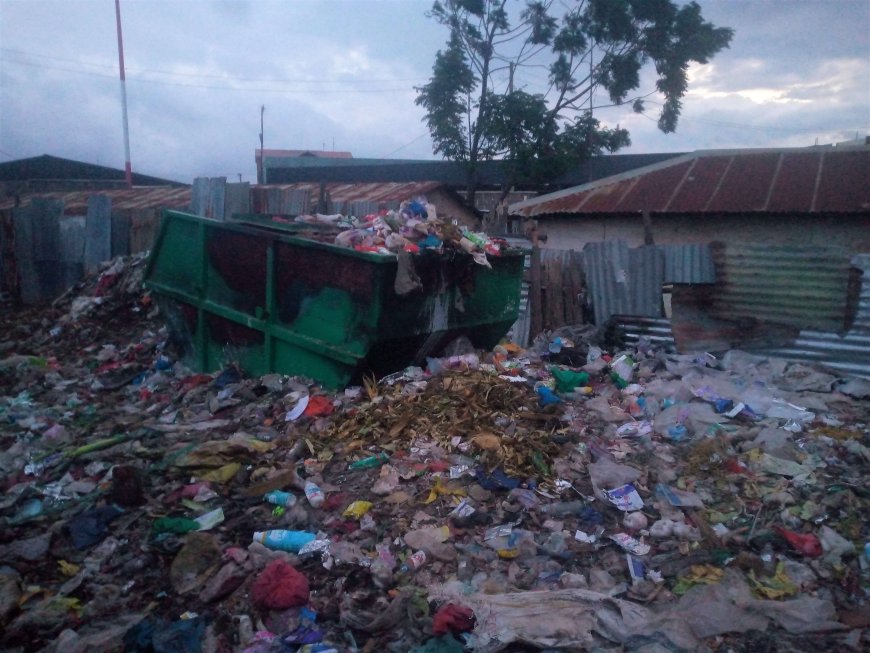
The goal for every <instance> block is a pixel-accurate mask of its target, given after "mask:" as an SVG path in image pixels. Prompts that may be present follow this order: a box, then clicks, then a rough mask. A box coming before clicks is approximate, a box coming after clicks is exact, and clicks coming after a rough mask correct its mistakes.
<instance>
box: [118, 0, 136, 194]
mask: <svg viewBox="0 0 870 653" xmlns="http://www.w3.org/2000/svg"><path fill="white" fill-rule="evenodd" d="M115 22H116V23H117V26H118V68H119V69H120V71H121V110H122V111H123V115H124V179H125V180H126V181H127V188H133V167H132V166H131V165H130V128H129V127H128V126H127V77H126V75H125V74H124V38H123V37H122V36H121V0H115Z"/></svg>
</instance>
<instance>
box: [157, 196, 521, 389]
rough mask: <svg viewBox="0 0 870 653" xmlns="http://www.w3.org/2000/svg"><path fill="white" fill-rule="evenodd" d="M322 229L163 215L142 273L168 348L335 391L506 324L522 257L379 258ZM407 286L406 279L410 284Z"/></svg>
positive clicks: (515, 302) (429, 252)
mask: <svg viewBox="0 0 870 653" xmlns="http://www.w3.org/2000/svg"><path fill="white" fill-rule="evenodd" d="M335 235H336V232H335V230H334V228H331V227H330V226H329V225H318V224H304V223H293V222H287V221H283V220H272V219H270V218H269V217H268V216H247V217H239V218H238V219H237V220H234V221H231V222H218V221H215V220H211V219H206V218H200V217H198V216H194V215H188V214H185V213H181V212H177V211H167V212H166V213H165V214H164V216H163V221H162V224H161V228H160V232H159V235H158V238H157V241H156V243H155V246H154V249H153V250H152V254H151V259H150V261H149V264H148V268H147V270H146V273H145V280H146V286H147V287H148V288H150V289H151V290H152V291H153V292H154V294H155V296H156V297H157V299H158V301H159V302H160V304H161V308H162V309H163V310H164V312H165V314H166V316H167V319H168V321H169V325H170V331H171V333H172V336H173V340H174V341H175V343H176V344H177V345H178V347H179V349H180V350H181V351H182V352H184V358H185V360H186V362H187V363H188V364H189V365H190V366H191V367H192V368H194V369H196V370H199V371H214V370H217V369H220V368H221V367H223V366H225V365H226V364H228V363H231V362H232V363H236V364H238V365H239V367H241V368H242V369H243V370H245V371H246V372H248V373H250V374H254V375H258V374H264V373H266V372H272V371H274V372H280V373H284V374H291V375H302V376H307V377H310V378H312V379H315V380H317V381H319V382H320V383H322V384H323V385H324V386H326V387H330V388H339V387H343V386H345V385H346V384H348V383H349V382H351V381H352V380H355V379H359V378H360V377H362V376H363V375H364V374H366V373H369V372H371V373H374V374H376V375H382V374H385V373H388V372H392V371H396V370H399V369H402V368H403V367H405V366H407V365H409V364H412V363H414V362H420V361H421V360H422V359H423V358H424V357H425V356H427V355H429V354H431V353H433V352H437V351H438V350H439V348H440V347H443V346H444V345H445V344H446V343H448V342H449V341H451V340H453V339H455V338H457V337H459V336H466V337H468V339H469V340H470V341H471V342H472V344H473V345H475V346H476V347H481V348H491V347H492V346H493V345H495V344H496V343H497V342H498V340H499V339H500V338H501V337H503V336H504V335H505V334H506V333H507V331H508V329H509V328H510V326H511V325H512V324H513V323H514V322H515V321H516V319H517V314H518V310H519V300H520V284H521V281H522V271H523V255H522V253H521V252H511V251H503V252H500V254H499V255H498V256H487V257H486V258H485V259H484V262H485V263H486V264H484V265H481V261H480V254H479V253H478V255H477V257H475V256H474V255H472V254H471V253H469V252H466V251H463V250H461V249H439V250H435V249H423V250H420V251H419V252H416V253H413V254H412V253H409V252H405V251H401V252H399V253H398V254H396V253H392V252H386V253H379V252H370V251H358V250H355V249H351V248H347V247H341V246H338V245H336V244H334V242H333V241H334V240H335ZM409 280H410V282H409Z"/></svg>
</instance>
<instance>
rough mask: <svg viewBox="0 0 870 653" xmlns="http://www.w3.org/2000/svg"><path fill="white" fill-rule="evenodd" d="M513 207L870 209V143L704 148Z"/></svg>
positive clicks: (528, 210)
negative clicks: (816, 146)
mask: <svg viewBox="0 0 870 653" xmlns="http://www.w3.org/2000/svg"><path fill="white" fill-rule="evenodd" d="M509 210H510V212H511V213H512V214H518V215H526V216H543V215H547V214H564V213H621V214H623V213H640V212H643V211H649V212H651V213H742V214H745V213H866V212H868V211H870V146H867V145H861V146H839V147H836V148H830V147H828V148H810V149H774V150H709V151H703V150H701V151H697V152H693V153H691V154H687V155H685V156H681V157H677V158H674V159H669V160H667V161H664V162H661V163H657V164H654V165H651V166H647V167H645V168H639V169H637V170H634V171H630V172H627V173H624V174H622V175H616V176H613V177H608V178H606V179H601V180H599V181H595V182H592V183H589V184H585V185H582V186H576V187H574V188H570V189H567V190H563V191H559V192H556V193H550V194H547V195H541V196H540V197H536V198H533V199H530V200H526V201H524V202H518V203H516V204H513V205H511V206H510V208H509Z"/></svg>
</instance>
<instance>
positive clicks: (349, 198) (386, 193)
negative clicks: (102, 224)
mask: <svg viewBox="0 0 870 653" xmlns="http://www.w3.org/2000/svg"><path fill="white" fill-rule="evenodd" d="M324 186H325V189H326V192H327V193H328V194H329V197H330V199H331V200H332V202H373V203H377V202H401V201H404V200H407V199H412V198H414V197H417V196H419V195H425V194H426V193H429V192H431V191H432V190H434V189H436V188H440V187H443V186H444V184H442V183H441V182H438V181H422V182H407V183H379V184H374V183H369V184H342V183H331V184H325V185H324ZM271 189H274V190H277V191H278V192H281V191H303V192H308V193H310V194H311V196H312V197H313V198H315V199H316V198H317V196H318V194H319V193H320V184H315V183H298V184H281V185H275V184H270V185H268V186H251V190H252V194H256V193H258V192H267V191H269V190H271ZM91 195H106V196H108V197H109V198H110V199H111V200H112V210H125V209H149V208H154V209H177V210H183V211H188V210H190V202H191V189H190V187H182V188H177V187H168V186H151V187H141V188H132V189H130V188H125V189H120V190H81V191H72V192H63V191H56V192H46V193H28V194H22V196H21V206H28V205H29V204H30V201H31V200H32V199H33V198H35V197H43V198H49V199H57V200H62V201H63V205H64V215H85V214H86V213H87V211H88V198H89V197H90V196H91ZM14 207H15V200H14V198H12V197H7V198H3V199H0V210H3V209H11V208H14Z"/></svg>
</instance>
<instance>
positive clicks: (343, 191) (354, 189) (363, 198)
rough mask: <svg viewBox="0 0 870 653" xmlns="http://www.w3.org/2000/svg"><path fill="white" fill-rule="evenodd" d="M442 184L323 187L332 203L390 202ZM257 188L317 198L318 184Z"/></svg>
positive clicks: (424, 192)
mask: <svg viewBox="0 0 870 653" xmlns="http://www.w3.org/2000/svg"><path fill="white" fill-rule="evenodd" d="M443 185H444V184H443V183H441V182H440V181H412V182H388V183H338V182H333V183H328V184H323V187H324V189H325V191H326V192H327V193H329V197H330V199H331V200H332V201H333V202H390V201H403V200H407V199H412V198H414V197H417V196H418V195H425V194H426V193H429V192H431V191H433V190H435V189H436V188H440V187H441V186H443ZM253 188H254V189H255V190H256V189H259V188H277V189H279V190H291V191H308V192H310V193H311V194H312V196H314V197H317V195H318V193H320V184H318V183H313V182H300V183H296V184H269V185H266V186H254V187H253Z"/></svg>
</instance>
